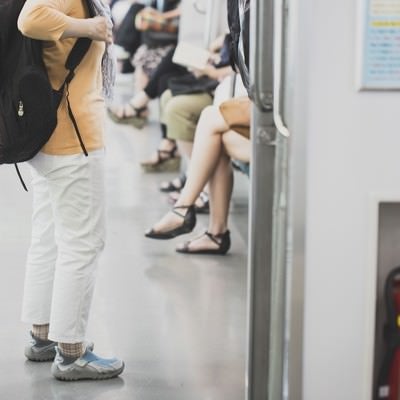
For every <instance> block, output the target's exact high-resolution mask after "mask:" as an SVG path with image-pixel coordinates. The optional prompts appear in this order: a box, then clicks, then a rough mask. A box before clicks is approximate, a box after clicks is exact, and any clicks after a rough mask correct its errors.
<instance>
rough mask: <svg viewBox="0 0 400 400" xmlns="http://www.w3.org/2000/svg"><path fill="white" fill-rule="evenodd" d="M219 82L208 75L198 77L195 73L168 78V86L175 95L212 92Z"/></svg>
mask: <svg viewBox="0 0 400 400" xmlns="http://www.w3.org/2000/svg"><path fill="white" fill-rule="evenodd" d="M218 84H219V82H218V81H216V80H215V79H211V78H209V77H208V76H201V77H199V78H196V77H195V76H194V75H193V74H186V75H183V76H177V77H174V78H170V79H169V80H168V88H169V89H170V90H171V92H172V95H173V96H179V95H182V94H195V93H211V92H213V91H214V90H215V88H216V87H217V86H218Z"/></svg>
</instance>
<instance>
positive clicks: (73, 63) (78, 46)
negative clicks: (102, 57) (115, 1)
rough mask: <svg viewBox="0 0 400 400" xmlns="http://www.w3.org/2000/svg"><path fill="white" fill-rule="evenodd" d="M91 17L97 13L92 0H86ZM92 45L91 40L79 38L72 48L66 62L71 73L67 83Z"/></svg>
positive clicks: (66, 66)
mask: <svg viewBox="0 0 400 400" xmlns="http://www.w3.org/2000/svg"><path fill="white" fill-rule="evenodd" d="M85 3H86V5H87V8H88V12H89V16H90V17H94V16H95V15H96V11H95V8H94V5H93V3H92V0H86V1H85ZM91 44H92V40H91V39H89V38H85V37H82V38H78V39H77V40H76V42H75V44H74V46H73V47H72V49H71V51H70V53H69V55H68V58H67V61H66V62H65V68H66V69H67V70H68V71H69V73H68V75H67V77H66V78H65V82H64V84H63V86H64V85H65V83H69V82H71V80H72V79H73V77H74V75H75V69H76V68H77V67H78V65H79V64H80V63H81V61H82V60H83V58H84V57H85V55H86V53H87V52H88V51H89V48H90V45H91Z"/></svg>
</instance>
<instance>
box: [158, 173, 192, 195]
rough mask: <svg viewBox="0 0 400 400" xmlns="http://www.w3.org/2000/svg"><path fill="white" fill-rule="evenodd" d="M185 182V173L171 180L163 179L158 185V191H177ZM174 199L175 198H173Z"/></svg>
mask: <svg viewBox="0 0 400 400" xmlns="http://www.w3.org/2000/svg"><path fill="white" fill-rule="evenodd" d="M185 183H186V175H185V174H183V175H181V176H178V177H177V178H175V179H173V180H172V181H164V182H162V183H161V185H160V191H161V192H164V193H170V192H179V191H180V190H181V189H182V188H183V187H184V186H185ZM175 201H176V200H175Z"/></svg>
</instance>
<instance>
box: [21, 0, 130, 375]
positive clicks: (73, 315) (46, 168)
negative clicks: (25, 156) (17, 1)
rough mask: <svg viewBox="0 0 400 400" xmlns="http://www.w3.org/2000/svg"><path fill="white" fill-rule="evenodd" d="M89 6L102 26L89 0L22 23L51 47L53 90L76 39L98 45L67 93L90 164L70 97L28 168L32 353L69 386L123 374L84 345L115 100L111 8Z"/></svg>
mask: <svg viewBox="0 0 400 400" xmlns="http://www.w3.org/2000/svg"><path fill="white" fill-rule="evenodd" d="M91 1H92V2H93V4H94V6H95V10H96V11H97V13H98V14H99V15H98V16H96V17H94V18H89V13H88V8H87V4H86V1H85V0H27V1H26V3H25V5H24V7H23V9H22V11H21V14H20V16H19V20H18V27H19V29H20V30H21V32H22V33H23V34H24V35H26V36H28V37H31V38H34V39H39V40H43V41H44V42H45V43H44V46H43V59H44V62H45V65H46V68H47V71H48V74H49V78H50V81H51V84H52V86H53V87H54V88H59V87H60V86H61V85H62V83H63V82H64V79H65V77H66V75H67V71H66V69H65V67H64V65H65V61H66V58H67V56H68V55H69V53H70V51H71V48H72V46H73V45H74V43H75V39H76V38H79V37H88V38H90V39H92V43H91V46H90V48H89V50H88V52H87V54H86V55H85V57H84V58H83V60H82V62H81V63H80V64H79V66H78V67H77V69H76V75H75V77H74V79H73V80H72V81H71V83H70V87H69V99H70V103H71V106H72V109H73V111H74V115H75V119H76V122H77V124H78V127H79V130H80V132H81V135H82V139H83V142H84V144H85V147H86V149H87V150H88V156H87V157H86V156H85V155H84V154H83V153H82V149H81V146H80V143H79V141H78V138H77V136H76V132H75V129H74V126H73V124H72V121H71V119H70V117H69V115H68V112H67V106H66V101H65V98H64V99H63V101H62V103H61V105H60V107H59V110H58V123H57V127H56V129H55V131H54V133H53V134H52V136H51V138H50V140H49V141H48V142H47V144H46V145H45V146H44V147H43V149H42V151H41V152H40V153H39V154H38V155H37V156H35V157H34V158H33V159H32V160H31V161H30V165H31V168H32V176H33V181H32V186H33V197H34V200H33V221H32V222H33V223H32V225H33V228H32V244H31V248H30V250H29V254H28V261H27V268H26V278H25V290H24V300H23V311H22V319H23V321H24V322H27V323H30V324H32V331H31V335H32V340H31V343H30V344H29V345H28V346H27V347H26V349H25V355H26V357H27V358H28V359H29V360H32V361H50V360H54V362H53V365H52V373H53V375H54V376H55V377H56V378H57V379H61V380H67V381H71V380H80V379H96V380H97V379H107V378H112V377H115V376H118V375H119V374H120V373H121V372H122V370H123V368H124V364H123V362H122V361H121V360H118V359H116V358H113V359H104V358H100V357H98V356H96V355H95V354H94V353H93V352H92V350H93V345H88V344H85V343H86V342H85V335H86V327H87V322H88V317H89V311H90V304H91V300H92V296H93V289H94V284H95V277H96V270H97V261H98V256H99V254H100V252H101V250H102V248H103V246H104V184H103V180H104V166H103V163H104V144H103V129H104V114H105V113H104V110H105V109H104V96H103V92H109V89H110V82H111V81H112V76H111V75H112V71H111V70H112V68H111V69H110V68H109V67H110V65H111V63H110V58H109V53H108V50H109V48H108V46H107V44H110V43H111V42H112V24H111V20H110V19H109V17H108V13H107V12H108V11H109V9H107V6H106V5H105V4H104V3H103V2H102V1H101V0H91ZM102 83H103V84H102ZM104 89H106V90H104Z"/></svg>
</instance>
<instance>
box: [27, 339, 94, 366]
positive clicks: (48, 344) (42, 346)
mask: <svg viewBox="0 0 400 400" xmlns="http://www.w3.org/2000/svg"><path fill="white" fill-rule="evenodd" d="M30 335H31V340H30V342H29V344H28V345H27V346H26V347H25V352H24V353H25V357H26V358H27V359H28V360H29V361H37V362H44V361H53V360H54V358H55V356H56V347H57V342H53V341H52V340H42V339H39V338H37V337H35V336H33V333H32V332H30ZM93 348H94V344H93V343H92V342H87V343H86V349H89V350H91V351H92V350H93Z"/></svg>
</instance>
